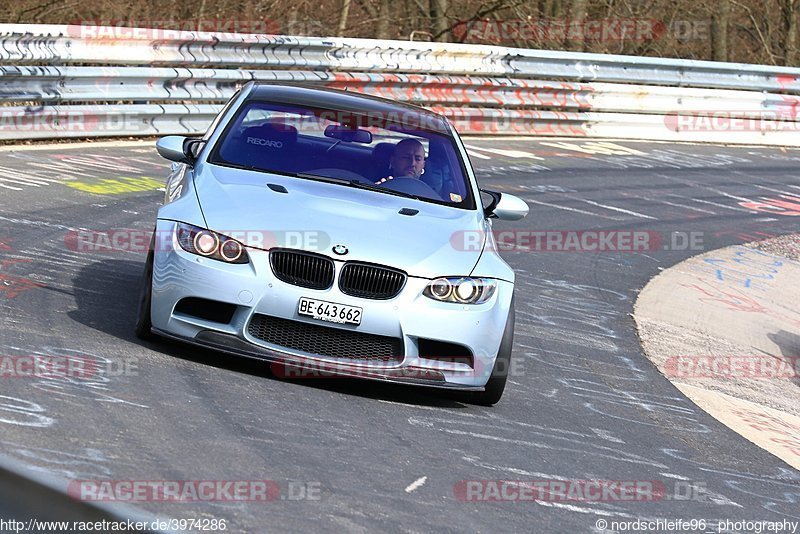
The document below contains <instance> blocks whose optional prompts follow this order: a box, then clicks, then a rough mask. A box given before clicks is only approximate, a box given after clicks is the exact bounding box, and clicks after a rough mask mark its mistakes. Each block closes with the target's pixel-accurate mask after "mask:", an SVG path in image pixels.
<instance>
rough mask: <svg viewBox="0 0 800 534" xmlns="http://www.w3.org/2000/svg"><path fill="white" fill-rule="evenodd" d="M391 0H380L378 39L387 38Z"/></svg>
mask: <svg viewBox="0 0 800 534" xmlns="http://www.w3.org/2000/svg"><path fill="white" fill-rule="evenodd" d="M391 8H392V0H381V4H380V8H379V11H378V29H377V30H378V35H377V38H378V39H388V38H389V19H390V18H391Z"/></svg>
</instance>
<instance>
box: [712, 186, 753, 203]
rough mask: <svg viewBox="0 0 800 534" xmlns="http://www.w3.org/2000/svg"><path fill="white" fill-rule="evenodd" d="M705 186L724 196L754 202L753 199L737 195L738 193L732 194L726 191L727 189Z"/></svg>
mask: <svg viewBox="0 0 800 534" xmlns="http://www.w3.org/2000/svg"><path fill="white" fill-rule="evenodd" d="M704 188H705V189H708V190H709V191H713V192H715V193H717V194H719V195H722V196H724V197H728V198H732V199H734V200H738V201H740V202H752V199H749V198H745V197H739V196H736V195H731V194H730V193H726V192H725V191H720V190H719V189H714V188H713V187H708V186H704Z"/></svg>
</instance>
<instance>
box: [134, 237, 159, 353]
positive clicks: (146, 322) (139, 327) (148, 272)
mask: <svg viewBox="0 0 800 534" xmlns="http://www.w3.org/2000/svg"><path fill="white" fill-rule="evenodd" d="M152 298H153V245H152V243H151V246H150V252H148V254H147V261H146V262H145V264H144V275H143V276H142V287H141V289H140V290H139V307H138V311H137V314H136V328H135V330H134V331H135V332H136V337H138V338H139V339H141V340H142V341H153V340H155V339H156V337H157V336H156V335H155V334H153V332H152V328H153V323H152V322H151V321H150V312H151V308H152V307H151V303H152Z"/></svg>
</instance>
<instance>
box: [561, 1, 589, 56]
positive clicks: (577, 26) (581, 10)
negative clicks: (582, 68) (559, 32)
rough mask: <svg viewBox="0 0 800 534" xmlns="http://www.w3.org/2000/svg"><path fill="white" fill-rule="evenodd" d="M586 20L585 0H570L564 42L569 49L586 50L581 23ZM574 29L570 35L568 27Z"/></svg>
mask: <svg viewBox="0 0 800 534" xmlns="http://www.w3.org/2000/svg"><path fill="white" fill-rule="evenodd" d="M585 20H586V0H571V2H570V6H569V17H568V18H567V20H566V22H567V28H566V31H567V35H566V39H565V40H564V44H565V45H566V47H567V48H568V49H570V50H577V51H580V52H582V51H584V50H586V39H585V38H584V37H583V35H582V34H583V31H582V28H583V23H584V21H585ZM571 28H572V29H574V32H575V34H574V35H570V29H571Z"/></svg>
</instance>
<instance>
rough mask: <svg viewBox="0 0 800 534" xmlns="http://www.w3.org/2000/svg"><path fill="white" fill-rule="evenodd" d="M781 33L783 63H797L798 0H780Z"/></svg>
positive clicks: (799, 1)
mask: <svg viewBox="0 0 800 534" xmlns="http://www.w3.org/2000/svg"><path fill="white" fill-rule="evenodd" d="M780 4H781V30H782V31H781V33H782V35H783V61H784V65H788V66H795V65H797V17H798V16H800V0H780Z"/></svg>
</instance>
